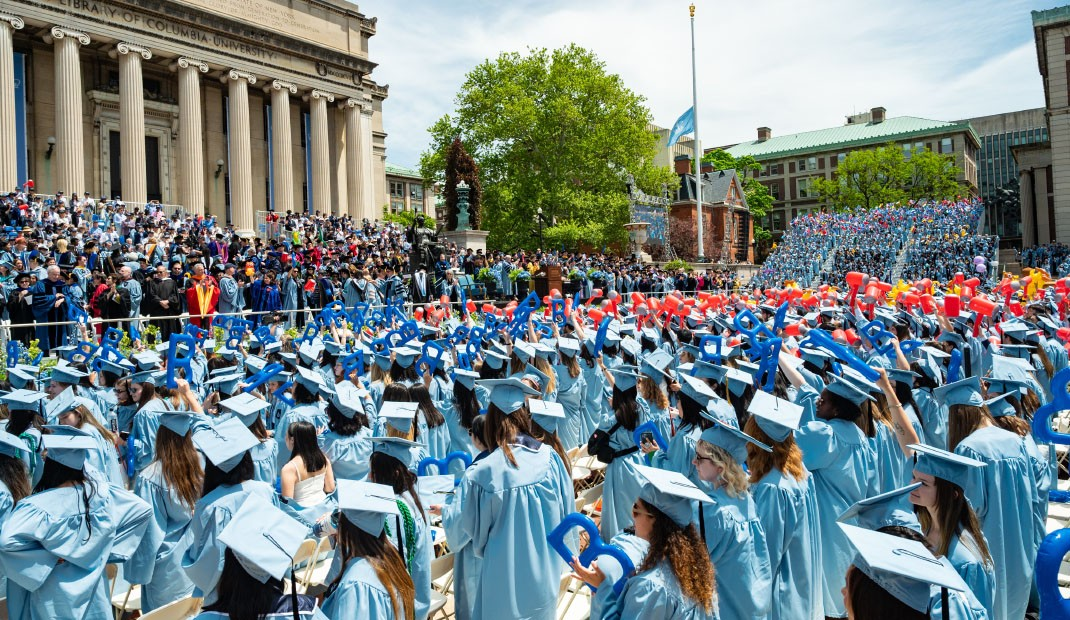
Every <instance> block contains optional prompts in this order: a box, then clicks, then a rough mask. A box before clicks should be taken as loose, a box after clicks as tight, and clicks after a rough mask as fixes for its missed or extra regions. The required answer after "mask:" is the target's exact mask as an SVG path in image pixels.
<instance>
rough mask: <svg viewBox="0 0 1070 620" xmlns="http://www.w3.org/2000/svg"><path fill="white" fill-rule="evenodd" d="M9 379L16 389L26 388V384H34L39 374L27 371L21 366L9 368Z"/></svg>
mask: <svg viewBox="0 0 1070 620" xmlns="http://www.w3.org/2000/svg"><path fill="white" fill-rule="evenodd" d="M7 380H8V382H9V383H10V384H11V387H13V388H15V389H16V390H22V389H25V388H26V386H31V387H32V386H33V383H34V381H36V380H37V376H36V375H35V374H34V373H30V372H27V371H25V370H23V369H21V368H19V367H17V366H16V367H15V368H8V369H7Z"/></svg>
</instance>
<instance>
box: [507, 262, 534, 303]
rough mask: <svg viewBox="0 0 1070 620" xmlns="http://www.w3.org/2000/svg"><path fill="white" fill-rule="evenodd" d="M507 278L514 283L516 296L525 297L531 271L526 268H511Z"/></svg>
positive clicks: (529, 284) (529, 283)
mask: <svg viewBox="0 0 1070 620" xmlns="http://www.w3.org/2000/svg"><path fill="white" fill-rule="evenodd" d="M509 279H510V280H512V281H513V283H514V284H515V285H516V296H517V297H521V298H522V297H527V295H528V287H529V286H531V272H530V271H528V270H527V269H513V270H512V271H510V272H509Z"/></svg>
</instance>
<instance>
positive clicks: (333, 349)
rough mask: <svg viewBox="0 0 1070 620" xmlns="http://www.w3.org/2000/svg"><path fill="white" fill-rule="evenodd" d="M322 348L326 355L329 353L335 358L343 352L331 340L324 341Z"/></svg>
mask: <svg viewBox="0 0 1070 620" xmlns="http://www.w3.org/2000/svg"><path fill="white" fill-rule="evenodd" d="M323 348H324V349H326V351H327V353H330V354H331V355H333V356H335V357H337V356H339V355H342V353H343V351H344V350H345V349H344V348H343V347H342V345H340V344H338V343H337V342H335V341H333V340H324V341H323Z"/></svg>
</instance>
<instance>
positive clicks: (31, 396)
mask: <svg viewBox="0 0 1070 620" xmlns="http://www.w3.org/2000/svg"><path fill="white" fill-rule="evenodd" d="M45 398H48V394H47V393H45V392H40V391H37V390H15V391H14V392H10V393H8V394H4V395H3V396H0V402H3V403H4V404H5V405H7V408H8V410H9V411H40V410H41V401H42V400H43V399H45Z"/></svg>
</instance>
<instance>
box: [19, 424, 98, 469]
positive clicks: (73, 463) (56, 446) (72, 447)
mask: <svg viewBox="0 0 1070 620" xmlns="http://www.w3.org/2000/svg"><path fill="white" fill-rule="evenodd" d="M71 428H72V429H73V430H78V429H74V427H71ZM41 440H42V442H43V443H44V446H45V450H47V452H46V454H45V457H46V458H48V459H51V460H53V461H55V462H57V463H59V464H60V465H65V466H67V467H70V468H71V469H82V468H83V467H84V466H85V459H86V457H87V456H88V454H89V451H90V450H93V449H94V448H96V447H97V442H96V440H95V439H93V437H92V436H90V435H88V434H81V433H58V432H56V433H50V434H48V435H42V437H41ZM23 447H24V448H25V445H24V446H23Z"/></svg>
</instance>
